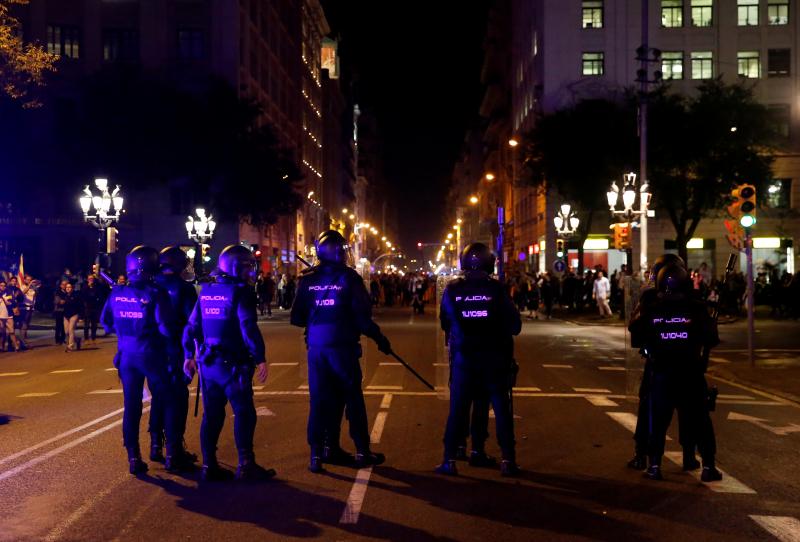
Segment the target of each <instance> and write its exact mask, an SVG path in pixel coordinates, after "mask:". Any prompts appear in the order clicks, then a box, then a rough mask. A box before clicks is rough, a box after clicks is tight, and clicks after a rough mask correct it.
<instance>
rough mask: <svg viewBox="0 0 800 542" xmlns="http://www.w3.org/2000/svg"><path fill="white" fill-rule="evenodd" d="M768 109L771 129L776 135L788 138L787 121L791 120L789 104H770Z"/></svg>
mask: <svg viewBox="0 0 800 542" xmlns="http://www.w3.org/2000/svg"><path fill="white" fill-rule="evenodd" d="M767 108H768V110H769V116H770V122H771V124H772V129H773V131H774V132H775V134H776V135H777V136H778V137H782V138H783V139H789V123H790V122H791V108H790V107H789V104H772V105H769V106H767Z"/></svg>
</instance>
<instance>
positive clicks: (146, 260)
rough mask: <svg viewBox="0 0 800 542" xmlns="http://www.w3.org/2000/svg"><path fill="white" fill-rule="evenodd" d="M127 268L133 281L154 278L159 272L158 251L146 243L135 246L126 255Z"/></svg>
mask: <svg viewBox="0 0 800 542" xmlns="http://www.w3.org/2000/svg"><path fill="white" fill-rule="evenodd" d="M125 270H126V271H127V272H128V278H129V279H130V280H132V281H136V280H149V279H151V278H153V277H154V276H155V274H156V273H158V251H157V250H156V249H154V248H153V247H148V246H145V245H139V246H137V247H134V248H133V250H131V251H130V252H129V253H128V255H127V256H126V257H125Z"/></svg>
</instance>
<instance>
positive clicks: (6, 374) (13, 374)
mask: <svg viewBox="0 0 800 542" xmlns="http://www.w3.org/2000/svg"><path fill="white" fill-rule="evenodd" d="M26 374H28V372H27V371H25V372H22V373H0V376H25V375H26Z"/></svg>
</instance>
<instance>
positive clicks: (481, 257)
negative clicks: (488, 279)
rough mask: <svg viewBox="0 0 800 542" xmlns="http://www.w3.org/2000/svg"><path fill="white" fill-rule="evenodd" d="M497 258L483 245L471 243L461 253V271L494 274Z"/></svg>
mask: <svg viewBox="0 0 800 542" xmlns="http://www.w3.org/2000/svg"><path fill="white" fill-rule="evenodd" d="M494 263H495V256H494V253H493V252H492V250H491V249H490V248H489V247H487V246H486V245H484V244H483V243H471V244H469V245H467V246H466V247H464V250H463V251H462V252H461V269H462V270H464V271H483V272H485V273H487V274H489V275H491V274H492V273H494Z"/></svg>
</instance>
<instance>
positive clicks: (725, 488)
mask: <svg viewBox="0 0 800 542" xmlns="http://www.w3.org/2000/svg"><path fill="white" fill-rule="evenodd" d="M664 457H666V458H667V459H669V460H670V461H672V462H673V463H675V464H676V465H683V452H664ZM717 469H718V470H719V471H720V472H721V473H722V480H720V481H719V482H709V483H705V484H703V485H705V486H706V487H708V488H709V489H711V490H712V491H714V492H716V493H738V494H743V495H755V493H756V491H755V490H754V489H752V488H750V487H748V486H746V485H744V484H743V483H741V482H740V481H739V480H737V479H736V478H734V477H733V476H731V475H730V474H728V473H727V472H725V471H724V470H722V469H720V468H719V465H717ZM690 474H691V475H692V476H694V477H695V478H697V479H698V480H700V474H701V470H700V469H697V470H695V471H691V472H690Z"/></svg>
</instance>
